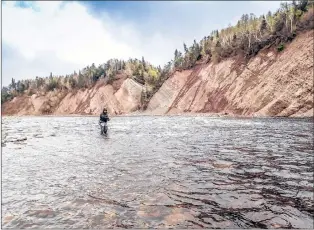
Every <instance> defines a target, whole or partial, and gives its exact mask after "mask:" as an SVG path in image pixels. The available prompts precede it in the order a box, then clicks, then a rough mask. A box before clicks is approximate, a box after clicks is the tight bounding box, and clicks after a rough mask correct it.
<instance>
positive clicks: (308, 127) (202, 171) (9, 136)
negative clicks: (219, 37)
mask: <svg viewBox="0 0 314 230" xmlns="http://www.w3.org/2000/svg"><path fill="white" fill-rule="evenodd" d="M97 122H98V118H96V117H22V118H21V117H19V118H18V117H5V118H3V119H2V226H3V227H8V228H9V227H14V228H27V227H34V228H44V227H53V228H100V227H104V228H116V227H120V228H170V227H171V228H313V133H312V132H313V123H312V120H304V119H303V120H302V119H227V118H209V117H176V116H174V117H148V116H143V117H115V118H112V119H111V121H110V122H109V124H108V126H109V133H108V136H101V135H100V129H99V126H98V123H97Z"/></svg>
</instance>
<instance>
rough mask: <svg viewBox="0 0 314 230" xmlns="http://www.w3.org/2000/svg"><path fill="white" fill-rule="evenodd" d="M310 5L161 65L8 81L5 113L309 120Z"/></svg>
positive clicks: (290, 8) (207, 40)
mask: <svg viewBox="0 0 314 230" xmlns="http://www.w3.org/2000/svg"><path fill="white" fill-rule="evenodd" d="M313 26H314V8H313V3H311V2H308V1H306V0H302V1H293V2H292V3H290V4H288V3H283V4H282V5H281V7H280V9H278V10H277V11H276V12H275V13H271V12H268V13H267V15H261V16H260V17H256V16H255V15H253V14H250V15H248V14H245V15H243V16H242V17H241V19H240V20H239V21H238V23H237V24H236V25H235V26H229V27H228V28H225V29H222V30H221V31H218V30H215V31H213V32H212V33H211V34H210V35H209V36H205V37H204V38H203V39H202V40H201V41H199V42H196V41H195V40H194V42H193V44H192V45H191V46H190V47H187V46H186V44H183V48H184V52H183V53H182V52H180V51H178V50H175V52H174V59H173V60H171V61H169V62H168V63H167V64H166V65H165V66H164V67H163V68H161V67H160V66H158V67H156V66H153V65H152V64H150V63H149V62H147V61H146V60H145V59H144V57H142V60H139V59H129V60H127V61H124V60H117V59H111V60H108V61H107V62H106V63H104V64H102V65H99V66H98V67H96V66H95V65H94V64H92V65H91V66H87V67H85V68H84V69H82V70H80V71H79V73H76V72H75V71H74V72H73V73H72V74H69V75H65V76H54V75H53V74H52V73H50V76H49V77H45V78H43V77H36V78H35V79H28V80H22V81H15V80H14V79H12V82H11V84H10V85H9V86H8V87H3V88H2V92H1V102H2V114H3V115H43V114H45V115H46V114H52V115H67V114H95V115H96V114H99V113H100V111H101V110H102V108H103V107H104V106H107V107H108V110H109V112H110V114H128V113H132V112H140V113H147V114H181V113H215V114H217V113H219V114H224V115H243V116H313V42H314V41H313V36H314V31H313Z"/></svg>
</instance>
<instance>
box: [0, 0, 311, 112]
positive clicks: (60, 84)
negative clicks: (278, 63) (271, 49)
mask: <svg viewBox="0 0 314 230" xmlns="http://www.w3.org/2000/svg"><path fill="white" fill-rule="evenodd" d="M313 19H314V10H313V2H309V1H308V0H301V1H292V2H291V3H287V2H285V3H281V5H280V8H279V9H278V10H277V11H276V12H274V13H272V12H268V13H267V14H266V15H261V16H259V17H257V16H255V15H254V14H244V15H242V17H241V19H240V20H239V21H238V22H237V24H236V25H234V26H231V25H229V26H228V27H227V28H224V29H222V30H220V31H218V30H214V31H212V32H211V33H210V35H209V36H205V37H204V38H203V39H201V40H200V41H199V42H197V41H196V40H194V42H193V43H192V45H191V46H190V47H187V45H186V44H185V43H183V52H181V51H179V50H175V52H174V58H173V60H171V61H169V62H168V63H167V64H166V65H164V66H163V67H160V66H154V65H152V64H150V63H149V62H147V61H146V60H145V59H144V57H142V59H141V60H139V59H129V60H127V61H124V60H118V59H110V60H108V61H107V62H106V63H103V64H101V65H99V66H97V67H96V66H95V64H94V63H93V64H92V65H90V66H87V67H85V68H83V69H82V70H80V71H79V72H78V73H77V72H76V71H74V72H73V73H72V74H69V75H65V76H56V75H53V74H52V73H50V75H49V76H48V77H36V78H35V79H28V80H19V81H16V80H15V79H12V81H11V83H10V84H9V85H8V87H2V92H1V102H2V103H3V102H5V101H7V100H11V99H12V98H14V97H15V96H17V95H21V94H28V95H32V94H34V93H38V92H44V93H45V92H48V91H53V90H71V89H84V88H89V87H92V86H93V85H94V84H95V83H96V82H97V81H98V80H99V79H105V80H106V82H107V83H108V84H111V83H112V82H113V81H114V80H115V79H116V77H117V76H118V75H119V74H125V75H126V76H127V77H129V78H132V79H134V80H135V81H137V82H138V83H140V84H143V85H144V86H145V89H146V90H144V91H143V92H142V100H143V104H144V108H145V105H147V103H148V101H149V100H150V98H151V97H152V96H153V94H154V93H155V92H156V91H157V90H158V89H159V88H160V87H161V85H162V84H163V82H164V81H165V80H167V79H168V77H169V76H170V75H171V73H173V72H174V71H181V70H185V69H190V68H193V67H194V66H195V65H196V64H197V62H198V61H206V62H214V63H218V62H219V61H221V60H222V59H224V58H228V57H233V56H236V55H242V56H244V57H246V58H249V57H251V56H254V55H256V54H257V53H258V51H259V50H261V49H262V48H264V47H266V46H270V45H277V49H278V51H282V50H283V49H284V44H285V43H286V42H288V41H291V40H292V39H293V38H294V37H295V36H296V35H297V33H298V32H301V31H303V30H309V29H313V26H314V23H313Z"/></svg>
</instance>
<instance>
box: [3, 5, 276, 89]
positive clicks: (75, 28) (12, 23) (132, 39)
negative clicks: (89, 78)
mask: <svg viewBox="0 0 314 230" xmlns="http://www.w3.org/2000/svg"><path fill="white" fill-rule="evenodd" d="M279 5H280V2H279V1H277V2H276V1H268V2H257V1H251V2H250V1H243V2H231V1H217V2H214V1H208V2H205V1H202V2H195V1H194V2H193V1H190V2H188V1H181V2H180V1H175V2H166V1H164V2H158V1H153V2H148V1H140V2H131V1H115V2H108V1H107V2H100V1H97V2H92V1H86V2H75V1H73V2H56V1H51V2H48V1H47V2H18V3H16V2H2V58H3V59H2V60H3V61H2V66H3V71H2V84H3V85H7V84H8V83H9V82H10V80H11V78H12V77H14V78H15V79H25V78H35V77H36V76H48V75H49V73H50V72H52V73H53V74H56V75H64V74H68V73H72V72H73V71H74V70H76V71H77V70H78V69H81V68H83V67H85V66H87V65H90V64H91V63H95V64H96V65H97V64H101V63H104V62H105V61H107V60H108V59H110V58H123V59H128V58H130V57H134V58H141V57H142V56H144V57H145V59H146V60H148V61H150V62H151V63H153V64H156V65H163V64H165V63H166V62H167V61H169V60H170V59H172V58H173V53H174V50H175V49H176V48H178V49H179V50H182V48H183V46H182V44H183V42H185V43H187V44H188V45H190V44H191V43H192V42H193V40H194V39H196V40H200V39H202V38H203V37H204V36H207V35H209V34H210V32H211V31H212V30H214V29H221V28H223V27H226V26H227V25H228V24H235V23H236V21H237V20H238V19H239V18H240V17H241V15H242V14H244V13H254V14H255V15H257V16H259V15H261V14H263V13H265V14H266V13H267V12H268V11H269V10H271V11H274V10H276V9H277V8H278V7H279Z"/></svg>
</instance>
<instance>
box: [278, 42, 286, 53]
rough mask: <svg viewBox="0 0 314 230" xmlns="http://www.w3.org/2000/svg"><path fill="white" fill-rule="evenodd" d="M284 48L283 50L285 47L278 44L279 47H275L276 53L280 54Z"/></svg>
mask: <svg viewBox="0 0 314 230" xmlns="http://www.w3.org/2000/svg"><path fill="white" fill-rule="evenodd" d="M284 48H285V46H284V45H283V44H280V45H279V46H278V47H277V50H278V52H281V51H283V50H284Z"/></svg>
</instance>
